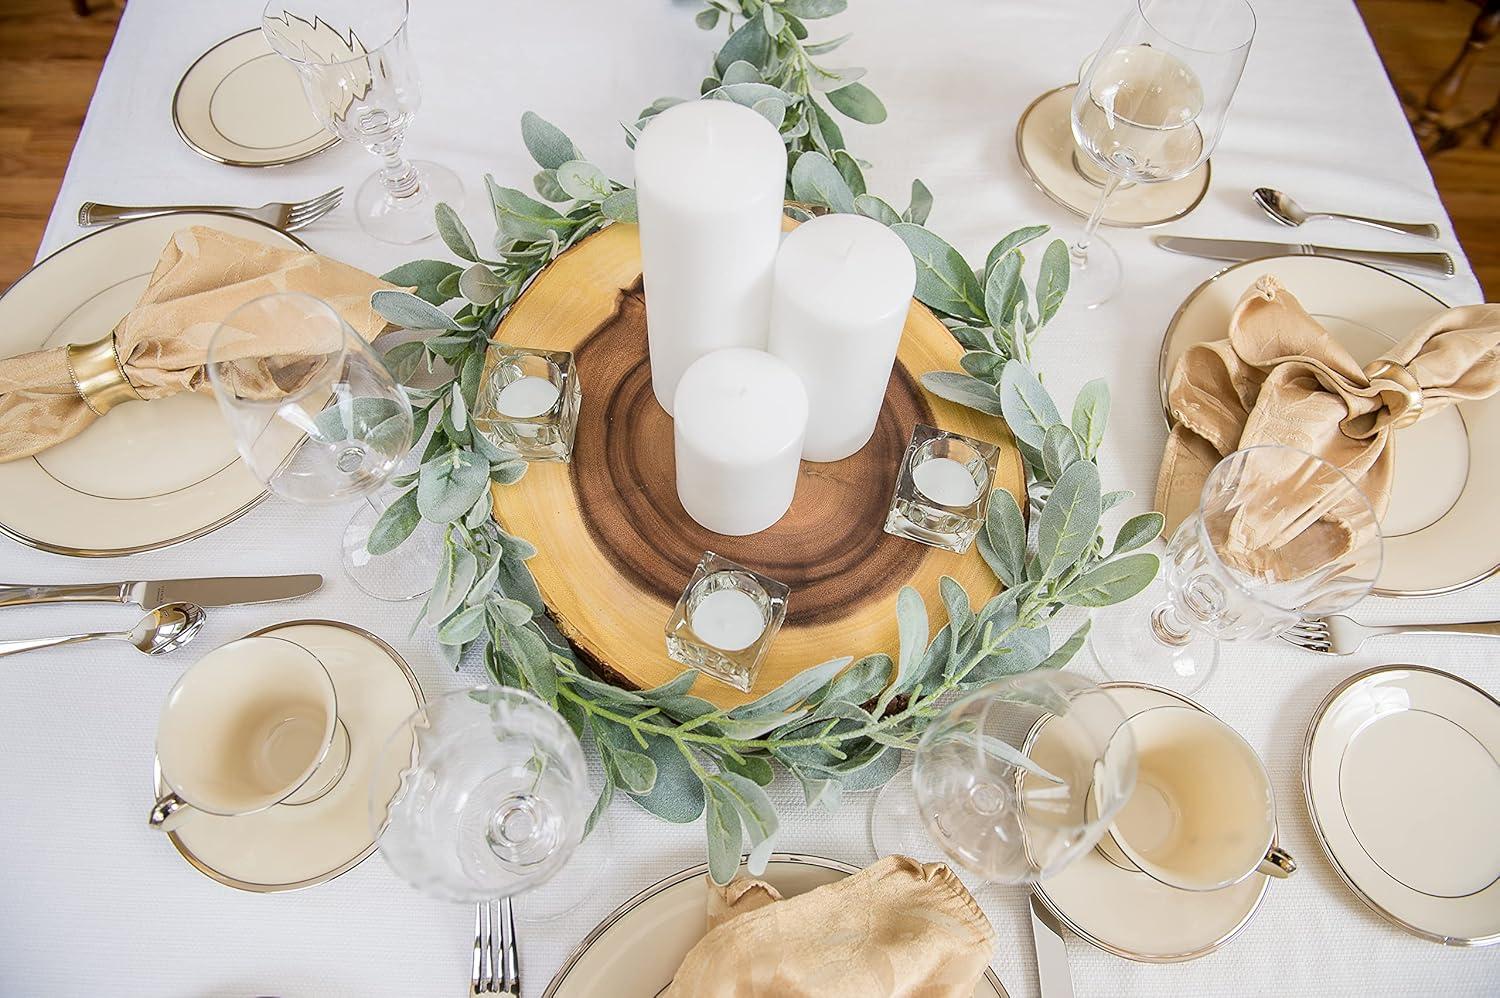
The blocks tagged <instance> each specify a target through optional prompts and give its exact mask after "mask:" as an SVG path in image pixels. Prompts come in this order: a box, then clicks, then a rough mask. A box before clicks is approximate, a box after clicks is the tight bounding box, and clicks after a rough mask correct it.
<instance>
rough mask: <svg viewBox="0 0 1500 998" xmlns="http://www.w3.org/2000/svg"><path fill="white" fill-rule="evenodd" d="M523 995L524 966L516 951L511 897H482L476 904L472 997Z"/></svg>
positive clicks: (470, 986) (517, 997) (470, 987)
mask: <svg viewBox="0 0 1500 998" xmlns="http://www.w3.org/2000/svg"><path fill="white" fill-rule="evenodd" d="M481 995H501V996H503V998H520V995H521V969H520V960H519V958H518V956H517V954H516V919H515V914H514V912H512V911H511V906H510V898H501V899H500V900H498V901H480V902H479V903H478V904H477V905H476V906H475V908H474V964H473V969H472V971H471V972H470V974H469V998H480V996H481Z"/></svg>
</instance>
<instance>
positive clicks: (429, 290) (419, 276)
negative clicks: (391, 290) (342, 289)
mask: <svg viewBox="0 0 1500 998" xmlns="http://www.w3.org/2000/svg"><path fill="white" fill-rule="evenodd" d="M462 270H463V268H462V267H460V266H459V265H458V264H456V263H448V262H447V261H446V260H413V261H412V262H411V263H403V264H402V265H401V266H399V267H397V268H396V269H394V270H390V271H387V272H386V273H384V274H381V275H380V279H381V280H382V281H385V282H386V283H387V284H394V285H396V286H397V287H399V288H412V289H413V291H412V293H413V294H415V295H416V296H417V297H418V298H420V299H422V300H423V301H425V302H427V303H428V304H430V305H441V304H442V303H443V302H445V301H447V300H448V299H449V298H451V297H452V296H451V295H445V294H443V293H442V291H441V290H440V289H439V287H438V286H439V285H440V284H441V283H442V282H443V279H444V278H446V277H449V276H451V275H454V274H457V273H459V272H460V271H462Z"/></svg>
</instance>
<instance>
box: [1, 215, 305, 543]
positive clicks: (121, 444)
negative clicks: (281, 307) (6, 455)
mask: <svg viewBox="0 0 1500 998" xmlns="http://www.w3.org/2000/svg"><path fill="white" fill-rule="evenodd" d="M191 225H209V226H212V227H214V228H216V229H223V230H224V231H226V232H232V233H235V234H236V235H241V236H245V237H246V238H250V239H258V240H260V241H261V242H264V243H268V244H270V245H272V246H293V247H301V248H302V249H307V245H306V244H305V243H303V242H302V241H300V240H298V239H296V238H293V237H292V236H289V235H287V234H286V233H284V232H281V231H280V230H278V229H274V228H272V227H271V226H269V225H264V224H262V223H260V222H256V221H252V220H249V219H244V218H238V217H236V216H233V215H222V214H213V213H208V212H183V213H179V214H174V215H162V216H160V217H157V218H145V219H140V220H139V221H134V222H122V223H120V224H119V225H114V226H111V227H109V228H107V229H101V230H100V231H98V232H95V233H93V234H91V235H88V236H85V237H83V238H82V239H80V240H78V241H77V242H75V243H72V244H70V245H68V246H65V247H64V248H62V249H60V250H58V251H57V252H56V253H54V254H52V255H51V256H49V257H47V258H46V259H45V260H43V261H42V262H41V263H39V264H37V265H36V266H35V267H33V268H32V269H31V270H29V271H27V272H26V274H24V275H23V276H22V277H21V279H20V280H18V281H16V283H15V284H13V285H11V287H10V290H9V291H6V292H5V294H4V295H0V356H4V357H10V356H13V355H15V354H20V353H27V352H29V351H32V350H41V349H45V348H47V347H55V346H59V345H61V344H65V343H87V342H91V341H93V340H97V339H100V338H101V337H103V336H106V335H107V334H108V333H109V331H110V330H111V329H112V328H114V326H115V324H116V323H117V322H119V321H120V319H121V318H122V317H124V315H125V313H127V312H129V311H130V309H131V307H132V306H133V305H134V304H135V302H136V299H137V298H138V297H139V296H140V294H141V291H142V290H143V289H144V288H145V287H146V281H147V279H148V278H149V277H150V276H151V271H152V270H153V269H154V268H155V266H156V260H157V257H158V256H160V254H161V251H162V248H163V247H165V246H166V244H167V240H168V239H170V238H171V236H172V233H174V232H176V231H177V230H179V229H183V228H187V227H188V226H191ZM264 495H265V491H264V487H263V486H262V485H261V483H260V482H259V481H257V480H256V478H255V476H254V475H252V474H251V473H250V470H249V469H248V468H246V467H245V466H244V464H243V463H242V462H241V461H240V459H239V455H238V454H237V453H236V451H235V446H234V440H233V438H232V437H231V436H230V433H229V428H228V427H227V426H226V425H225V424H224V421H223V419H222V417H221V416H220V415H219V407H218V405H217V403H215V402H214V399H213V397H212V396H210V395H206V394H196V393H183V394H181V395H174V396H172V397H170V398H164V399H157V400H156V401H152V402H126V403H123V404H121V405H119V406H116V407H115V408H114V409H111V410H110V411H109V412H107V413H106V414H105V415H104V416H102V417H101V418H99V419H98V420H96V421H95V422H94V423H93V425H91V426H89V427H88V428H87V429H86V430H84V431H83V432H82V433H80V434H79V435H78V436H76V437H74V438H73V439H71V440H67V441H64V442H63V443H61V444H58V445H57V446H55V447H51V448H49V449H47V450H45V451H43V452H42V453H40V454H37V455H36V456H34V457H29V458H22V459H19V460H16V461H9V462H5V463H0V533H4V534H6V535H8V536H10V537H12V538H14V539H15V540H18V541H20V542H21V543H23V544H28V545H30V546H31V547H35V548H41V549H42V550H44V551H51V552H53V553H55V554H67V555H75V556H78V557H86V558H99V557H110V556H113V555H123V554H133V553H135V552H137V551H150V550H154V549H156V548H162V547H166V546H168V545H170V544H176V543H178V542H180V541H185V540H189V539H190V538H193V537H198V536H200V535H202V534H205V533H207V532H208V531H210V530H213V529H214V528H215V527H219V526H222V525H223V524H225V523H228V522H229V521H230V520H233V519H234V518H235V517H237V516H239V515H240V514H241V513H243V512H245V510H247V509H249V508H250V507H251V506H253V505H254V504H255V503H256V502H257V501H259V500H260V499H261V498H262V497H263V496H264Z"/></svg>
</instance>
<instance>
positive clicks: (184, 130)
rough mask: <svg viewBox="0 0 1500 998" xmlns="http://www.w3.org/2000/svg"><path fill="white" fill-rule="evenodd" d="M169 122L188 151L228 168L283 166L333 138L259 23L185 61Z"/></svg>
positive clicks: (330, 142) (306, 155)
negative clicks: (187, 63) (185, 68)
mask: <svg viewBox="0 0 1500 998" xmlns="http://www.w3.org/2000/svg"><path fill="white" fill-rule="evenodd" d="M172 123H173V124H174V125H176V126H177V134H178V135H180V136H181V137H182V141H184V142H186V143H187V144H188V147H189V148H190V149H192V150H193V151H194V152H196V153H198V154H199V155H200V156H206V157H207V158H209V159H211V160H213V161H214V162H216V163H224V164H227V165H229V166H280V165H282V164H283V163H291V162H294V161H296V160H299V159H305V158H307V157H308V156H311V155H313V154H314V153H318V152H322V151H323V150H324V149H327V148H328V147H329V146H331V145H333V144H334V143H335V142H337V141H338V136H336V135H332V134H330V133H329V132H328V131H326V130H325V129H324V128H323V126H322V125H321V124H320V123H319V122H318V119H317V118H315V117H314V116H313V113H312V109H311V108H309V107H308V106H307V96H306V95H305V94H304V93H303V91H302V81H301V80H300V79H298V77H297V71H296V70H295V69H293V68H292V66H291V64H289V63H288V62H287V61H286V60H285V59H283V58H281V56H279V55H277V54H276V53H275V52H274V51H273V50H272V49H271V43H270V42H268V41H266V37H265V35H263V34H261V31H260V29H259V28H253V29H251V30H250V31H246V32H242V33H241V34H238V35H235V36H234V37H233V38H226V39H224V40H223V41H222V42H220V43H219V44H217V45H215V46H214V47H213V48H211V49H209V50H208V51H207V52H205V53H203V55H202V56H200V57H199V58H198V61H197V62H195V63H193V64H192V65H191V66H189V67H188V71H187V72H186V73H184V74H183V77H182V82H181V83H179V84H177V93H176V94H174V95H173V97H172Z"/></svg>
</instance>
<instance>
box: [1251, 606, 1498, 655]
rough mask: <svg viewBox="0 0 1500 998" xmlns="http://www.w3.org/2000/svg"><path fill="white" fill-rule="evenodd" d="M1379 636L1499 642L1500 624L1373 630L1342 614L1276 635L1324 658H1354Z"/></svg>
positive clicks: (1301, 623)
mask: <svg viewBox="0 0 1500 998" xmlns="http://www.w3.org/2000/svg"><path fill="white" fill-rule="evenodd" d="M1382 634H1482V635H1486V636H1488V637H1492V638H1500V621H1496V620H1488V621H1476V622H1474V623H1467V624H1392V625H1390V626H1387V627H1373V626H1371V625H1369V624H1361V623H1359V622H1358V621H1357V620H1353V619H1352V618H1349V617H1346V616H1344V615H1343V614H1333V615H1332V616H1328V617H1309V618H1308V619H1306V620H1301V621H1298V622H1297V623H1296V624H1293V625H1292V626H1291V627H1290V628H1288V629H1287V630H1285V631H1282V632H1281V634H1280V635H1278V636H1279V637H1280V638H1281V639H1282V640H1283V641H1287V642H1289V643H1291V644H1294V645H1296V646H1297V647H1298V648H1302V649H1304V650H1306V651H1315V652H1322V653H1324V654H1327V655H1353V654H1354V653H1355V652H1357V651H1359V648H1360V646H1361V645H1363V644H1364V643H1365V642H1366V641H1368V640H1369V639H1370V638H1373V637H1378V636H1379V635H1382Z"/></svg>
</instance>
